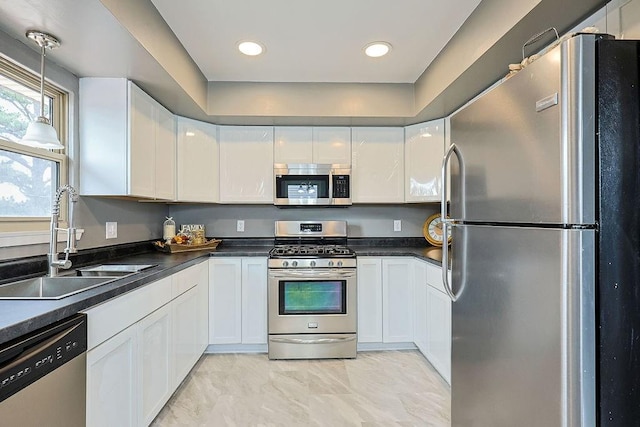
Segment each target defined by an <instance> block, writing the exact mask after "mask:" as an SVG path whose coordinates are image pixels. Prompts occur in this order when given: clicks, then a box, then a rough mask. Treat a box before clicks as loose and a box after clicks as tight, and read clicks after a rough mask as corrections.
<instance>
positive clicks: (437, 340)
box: [423, 265, 451, 383]
mask: <svg viewBox="0 0 640 427" xmlns="http://www.w3.org/2000/svg"><path fill="white" fill-rule="evenodd" d="M426 316H427V341H426V349H425V351H423V354H424V355H425V356H426V357H427V359H429V361H430V362H431V364H432V365H433V366H434V368H436V370H437V371H438V372H439V373H440V375H442V377H443V378H444V379H445V380H446V381H447V382H449V383H450V382H451V299H450V298H449V296H448V295H447V294H446V293H445V291H444V286H443V283H442V270H441V269H440V268H439V267H435V266H433V265H428V266H427V292H426Z"/></svg>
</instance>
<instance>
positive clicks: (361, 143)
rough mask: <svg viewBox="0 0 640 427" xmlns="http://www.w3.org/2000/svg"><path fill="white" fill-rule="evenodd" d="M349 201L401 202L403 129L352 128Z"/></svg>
mask: <svg viewBox="0 0 640 427" xmlns="http://www.w3.org/2000/svg"><path fill="white" fill-rule="evenodd" d="M351 161H352V170H351V176H352V180H353V183H352V188H353V197H352V199H353V203H404V129H403V128H353V130H352V142H351Z"/></svg>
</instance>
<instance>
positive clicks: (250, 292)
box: [241, 258, 267, 344]
mask: <svg viewBox="0 0 640 427" xmlns="http://www.w3.org/2000/svg"><path fill="white" fill-rule="evenodd" d="M241 308H242V343H243V344H266V343H267V259H266V258H243V259H242V307H241Z"/></svg>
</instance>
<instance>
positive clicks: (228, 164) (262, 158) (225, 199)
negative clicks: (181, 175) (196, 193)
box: [218, 126, 273, 203]
mask: <svg viewBox="0 0 640 427" xmlns="http://www.w3.org/2000/svg"><path fill="white" fill-rule="evenodd" d="M218 132H219V141H220V202H221V203H273V128H272V127H267V126H220V127H219V128H218Z"/></svg>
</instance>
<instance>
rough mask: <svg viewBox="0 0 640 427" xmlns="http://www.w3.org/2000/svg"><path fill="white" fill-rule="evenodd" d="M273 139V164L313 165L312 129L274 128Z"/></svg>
mask: <svg viewBox="0 0 640 427" xmlns="http://www.w3.org/2000/svg"><path fill="white" fill-rule="evenodd" d="M274 137H275V141H274V146H273V161H274V163H313V142H312V139H313V130H312V128H310V127H294V126H285V127H279V126H276V128H275V129H274Z"/></svg>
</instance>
